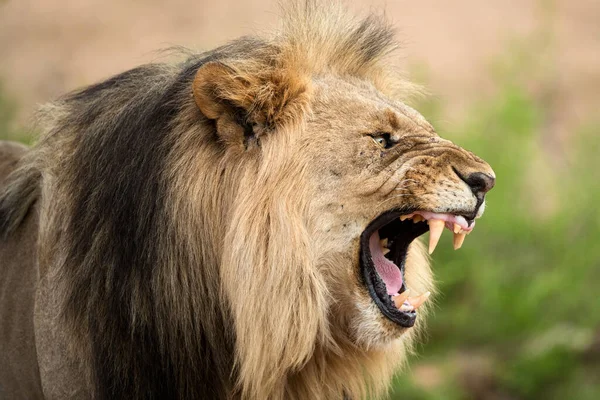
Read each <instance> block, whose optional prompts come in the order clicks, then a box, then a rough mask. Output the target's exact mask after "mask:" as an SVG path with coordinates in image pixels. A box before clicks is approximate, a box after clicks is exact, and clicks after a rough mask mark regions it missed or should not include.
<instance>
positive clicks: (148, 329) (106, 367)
mask: <svg viewBox="0 0 600 400" xmlns="http://www.w3.org/2000/svg"><path fill="white" fill-rule="evenodd" d="M316 3H317V2H316V1H315V2H313V1H308V2H306V4H304V5H302V6H293V5H292V6H290V7H288V10H287V11H286V14H287V17H286V19H285V22H284V26H283V28H282V29H281V31H280V32H278V34H276V35H275V36H274V37H272V38H258V37H248V38H242V39H239V40H236V41H233V42H231V43H230V44H228V45H225V46H223V47H220V48H217V49H215V50H213V51H210V52H207V53H203V54H198V55H190V56H188V57H187V59H186V60H185V61H183V62H180V63H178V64H148V65H144V66H141V67H138V68H134V69H132V70H129V71H127V72H124V73H122V74H119V75H116V76H114V77H112V78H109V79H107V80H105V81H103V82H101V83H98V84H95V85H92V86H90V87H87V88H85V89H83V90H79V91H76V92H74V93H71V94H69V95H67V96H65V97H64V98H62V99H59V100H58V101H57V102H55V103H54V104H52V105H49V106H47V107H46V108H45V109H44V110H42V117H41V126H42V128H43V130H44V135H43V136H42V138H41V140H40V142H39V143H38V144H37V146H36V147H35V148H34V149H33V150H32V151H31V152H30V153H29V154H28V155H27V156H26V157H25V158H24V159H23V161H22V163H21V166H20V168H19V169H18V170H17V171H16V172H14V173H13V174H12V175H11V177H10V178H9V184H8V185H7V186H5V187H4V188H3V189H1V191H0V235H7V234H8V233H9V232H11V231H12V230H14V229H15V228H16V227H17V226H18V225H19V223H20V221H21V220H22V219H23V217H24V216H25V215H26V213H27V212H28V210H29V208H30V207H31V205H32V204H33V203H34V202H36V201H40V199H41V201H42V202H43V203H44V207H43V211H42V212H43V213H46V214H44V215H45V217H44V219H43V223H44V224H45V225H44V226H43V229H42V233H41V236H40V243H42V246H43V248H42V249H41V250H40V259H41V260H42V262H47V263H52V265H54V266H55V268H56V271H57V272H58V275H57V276H58V282H59V285H58V287H57V290H59V291H60V293H61V304H62V317H63V318H64V321H66V324H67V326H68V329H69V331H70V332H72V333H73V335H75V338H76V342H77V346H78V348H79V349H80V351H81V352H82V354H85V360H84V362H85V364H86V366H87V369H89V372H90V375H91V380H92V384H93V387H94V388H95V391H96V392H95V396H96V398H99V399H113V398H146V399H168V398H180V399H213V398H225V397H227V395H231V394H232V393H234V394H235V393H238V394H239V393H246V389H245V388H243V387H240V386H239V385H238V376H237V375H238V370H237V364H236V362H235V357H236V351H237V350H236V346H237V343H236V339H237V338H236V330H235V328H234V326H233V325H232V322H231V318H230V316H229V313H230V310H229V308H228V306H227V304H226V303H225V302H224V301H223V298H222V295H221V288H220V283H219V282H220V277H219V262H220V258H219V257H220V253H221V252H222V249H221V247H220V246H221V244H220V242H219V239H215V238H222V236H223V235H224V232H223V229H224V228H222V227H220V226H219V225H218V224H216V223H215V222H214V221H213V219H211V218H221V217H220V216H219V214H217V211H215V209H214V206H212V205H210V204H212V203H210V201H213V203H216V204H221V205H223V210H222V211H220V212H226V211H225V210H226V209H227V205H228V204H229V203H228V202H229V201H230V200H228V198H227V197H228V196H234V195H235V190H236V189H235V188H236V185H235V183H236V182H237V181H236V179H238V178H236V176H235V175H236V170H231V171H230V170H228V169H227V168H226V167H224V165H231V166H232V167H233V162H232V161H231V160H228V161H227V162H219V160H221V158H222V153H223V144H222V143H221V142H219V140H217V139H216V138H215V135H214V127H212V128H211V122H210V121H207V119H206V118H205V117H204V116H203V115H202V113H201V112H200V110H199V109H198V107H197V106H196V104H195V103H194V99H193V96H192V82H193V80H194V76H195V74H196V72H197V71H198V69H199V68H200V67H201V66H202V65H204V64H206V63H208V62H222V63H224V64H227V65H230V66H232V68H234V69H235V71H236V73H238V74H242V75H244V76H248V77H251V76H253V75H256V74H260V73H261V71H263V70H265V69H268V70H273V69H275V68H277V69H281V70H284V71H287V70H295V71H302V73H303V74H306V75H308V76H315V75H319V74H322V73H334V74H338V75H340V76H357V77H361V78H364V79H369V80H372V81H373V83H374V85H376V86H377V87H378V88H379V89H380V90H381V91H383V92H391V91H395V92H397V91H398V90H399V89H398V88H399V86H401V85H405V82H403V81H401V80H398V79H397V78H394V80H393V83H390V82H392V81H391V80H385V79H386V75H385V73H384V72H385V71H384V69H383V67H382V66H381V60H382V58H383V57H385V56H386V55H387V54H388V53H389V52H390V51H392V50H393V49H394V48H395V46H396V43H395V41H394V39H393V36H394V34H393V30H392V29H391V28H390V26H389V25H388V24H386V23H385V22H384V21H383V20H382V19H380V18H377V17H373V16H371V17H368V18H366V19H364V20H361V21H355V20H351V19H349V18H348V17H347V16H345V14H343V13H342V14H340V13H338V12H333V13H332V12H331V10H329V9H327V8H321V7H317V6H316ZM402 88H403V90H404V89H405V88H406V86H402ZM246 117H247V116H246V115H242V116H241V119H242V120H244V119H245V118H246ZM192 149H193V150H194V151H195V152H197V154H198V157H204V158H205V159H206V160H207V161H205V162H204V163H197V164H194V163H193V162H192V161H191V159H190V158H183V157H182V154H185V155H186V157H187V155H189V154H190V153H191V151H192ZM210 160H212V161H210ZM209 161H210V162H211V163H212V164H210V165H209ZM197 165H200V166H202V168H204V169H196V168H195V167H196V166H197ZM190 174H196V175H197V179H198V180H199V181H203V182H216V183H215V184H214V185H215V186H214V187H210V186H208V184H207V186H206V191H207V192H206V194H204V193H201V192H200V193H199V192H198V191H194V192H193V193H192V189H191V188H190V187H186V186H184V185H183V184H181V182H183V181H185V179H189V175H190ZM176 178H177V179H176ZM174 181H177V183H174ZM227 184H229V185H231V188H230V189H228V190H225V189H223V188H225V187H226V186H227ZM215 188H216V189H215ZM219 188H221V189H223V190H224V191H223V192H219V190H220V189H219ZM46 196H48V197H46ZM186 196H197V197H198V198H200V199H201V202H204V203H202V204H208V205H206V213H207V215H203V216H190V214H186V212H184V211H182V207H183V206H182V204H183V203H184V200H182V198H185V197H186ZM211 199H213V200H211ZM186 201H187V200H186ZM212 212H214V213H215V214H214V215H208V214H210V213H212ZM182 216H189V218H190V220H192V219H193V220H194V223H197V222H198V221H200V222H199V223H198V224H196V225H194V226H192V225H193V224H192V222H190V221H187V220H182ZM194 218H195V219H194ZM184 229H188V230H189V231H191V233H190V234H189V235H188V236H186V237H184V235H183V234H182V231H183V230H184ZM192 236H193V238H194V240H195V242H192V240H191V237H192ZM248 393H252V392H248ZM340 396H342V393H340Z"/></svg>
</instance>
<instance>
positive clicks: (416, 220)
mask: <svg viewBox="0 0 600 400" xmlns="http://www.w3.org/2000/svg"><path fill="white" fill-rule="evenodd" d="M412 220H413V223H414V224H416V223H417V222H422V221H425V218H423V216H422V215H419V214H417V215H415V216H414V217H413V219H412Z"/></svg>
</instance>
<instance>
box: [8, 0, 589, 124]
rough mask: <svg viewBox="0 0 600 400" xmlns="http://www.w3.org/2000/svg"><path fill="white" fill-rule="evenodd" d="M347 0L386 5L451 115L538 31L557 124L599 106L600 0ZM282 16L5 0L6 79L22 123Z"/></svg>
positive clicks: (208, 7)
mask: <svg viewBox="0 0 600 400" xmlns="http://www.w3.org/2000/svg"><path fill="white" fill-rule="evenodd" d="M349 3H350V5H351V7H352V8H355V9H356V10H357V11H358V12H361V11H362V12H367V11H368V10H369V9H376V10H377V9H381V8H385V10H386V14H387V15H388V17H389V18H391V19H392V20H393V21H394V22H395V23H396V24H397V26H398V27H399V33H398V35H399V38H400V39H401V41H402V42H403V43H404V45H405V46H404V47H405V48H404V50H403V51H402V52H401V53H400V55H399V57H400V58H399V62H400V63H402V64H404V65H405V66H406V67H407V69H409V70H410V69H411V68H415V66H417V67H426V69H427V70H428V71H429V72H428V89H429V91H430V92H431V93H432V94H433V95H435V96H437V97H439V98H441V100H442V101H444V103H445V104H447V105H449V108H448V110H447V113H446V115H445V116H444V118H445V119H446V120H447V121H450V122H452V121H454V120H455V119H457V118H460V117H461V116H462V115H464V112H465V110H466V109H468V108H469V107H470V106H471V105H472V104H473V103H475V102H478V101H481V100H482V99H484V98H486V97H487V96H490V95H491V94H492V93H493V91H494V89H495V85H494V78H493V75H492V74H491V71H492V70H493V68H492V67H491V66H492V64H493V62H494V61H495V60H498V59H501V58H503V57H506V56H507V54H509V53H510V52H511V49H512V48H515V46H519V43H525V42H528V41H530V40H535V38H537V37H550V38H552V43H553V45H552V46H551V47H550V49H549V50H548V51H546V52H545V53H544V54H543V55H540V57H542V56H543V59H542V60H543V62H544V63H547V69H546V73H547V76H546V77H545V78H544V82H545V83H544V84H545V86H546V87H545V88H544V92H548V91H550V92H551V93H553V94H554V96H553V101H552V102H551V103H552V104H551V109H549V112H550V113H552V115H553V118H552V120H553V124H554V126H555V130H556V131H557V132H559V133H560V134H564V133H568V132H569V131H570V130H572V129H574V128H576V127H577V126H579V125H580V124H581V123H582V122H584V121H585V120H586V119H587V118H588V117H589V116H590V115H592V114H594V113H597V111H598V110H599V109H600V101H599V97H600V96H599V95H598V93H599V91H600V23H599V21H600V1H598V0H577V1H567V0H554V1H544V0H535V1H534V0H522V1H519V0H486V1H481V0H453V1H442V0H438V1H433V0H422V1H408V0H402V1H398V0H396V1H394V0H388V1H383V0H374V1H367V0H362V1H354V2H349ZM276 20H277V7H276V1H273V0H245V1H232V0H221V1H201V0H195V1H183V0H172V1H169V2H166V1H159V0H127V1H124V0H120V1H119V0H62V1H58V0H8V1H7V0H4V1H3V0H0V60H1V61H0V81H2V82H3V85H4V87H5V89H6V90H8V92H9V95H10V96H11V97H13V98H14V99H16V100H17V101H18V103H20V105H21V110H22V112H21V118H20V120H22V121H24V120H25V119H26V116H27V115H29V114H30V113H31V112H32V111H33V110H34V108H35V106H36V104H38V103H42V102H45V101H48V100H50V99H52V98H54V97H56V96H58V95H60V94H61V93H64V92H65V91H68V90H71V89H74V88H76V87H79V86H82V85H87V84H90V83H93V82H95V81H97V80H99V79H102V78H104V77H108V76H110V75H112V74H115V73H118V72H120V71H123V70H125V69H127V68H131V67H133V66H136V65H138V64H141V63H144V62H147V61H150V60H153V59H156V58H157V57H158V56H157V54H156V52H155V51H156V50H158V49H162V48H166V47H169V46H173V45H183V46H186V47H190V48H193V49H199V50H201V49H209V48H211V47H213V46H215V45H218V44H222V43H224V42H226V41H228V40H230V39H232V38H235V37H237V36H240V35H244V34H251V33H253V32H256V31H261V30H264V29H268V27H270V26H273V25H274V24H275V23H276ZM544 35H546V36H544ZM536 56H537V55H532V57H533V58H534V59H535V57H536ZM533 89H534V90H535V88H533Z"/></svg>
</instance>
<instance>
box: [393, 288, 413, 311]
mask: <svg viewBox="0 0 600 400" xmlns="http://www.w3.org/2000/svg"><path fill="white" fill-rule="evenodd" d="M409 294H410V290H409V289H406V290H405V291H404V292H402V293H400V294H399V295H398V296H394V297H393V299H394V304H395V305H396V308H400V307H402V305H403V304H404V301H406V299H408V295H409Z"/></svg>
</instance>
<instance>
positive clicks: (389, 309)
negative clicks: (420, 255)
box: [360, 212, 428, 328]
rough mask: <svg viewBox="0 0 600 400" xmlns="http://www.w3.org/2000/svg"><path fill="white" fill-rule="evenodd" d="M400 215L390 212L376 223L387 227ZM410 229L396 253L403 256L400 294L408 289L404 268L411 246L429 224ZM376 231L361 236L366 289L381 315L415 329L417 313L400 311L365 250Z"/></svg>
mask: <svg viewBox="0 0 600 400" xmlns="http://www.w3.org/2000/svg"><path fill="white" fill-rule="evenodd" d="M400 215H401V213H400V212H389V213H387V214H385V215H384V216H382V217H380V218H381V219H380V218H378V219H376V221H377V222H378V225H379V226H380V227H381V226H385V225H386V224H387V223H389V222H391V221H393V220H394V219H397V218H398V217H399V216H400ZM410 229H411V230H412V231H408V232H407V235H408V236H407V239H406V240H405V242H403V246H402V248H396V251H397V252H399V253H400V254H402V256H401V257H400V258H399V259H398V260H399V262H397V263H396V265H397V266H398V268H399V269H400V270H401V273H402V279H403V281H404V282H403V284H402V288H401V289H400V293H402V292H404V290H405V289H406V282H405V280H404V268H405V262H406V255H407V253H408V249H409V246H410V244H411V243H412V242H413V240H414V239H416V238H417V237H418V236H420V235H421V234H423V233H425V232H426V231H427V230H428V227H427V224H423V225H422V226H414V227H413V226H411V227H410ZM376 230H377V229H375V228H372V229H370V228H369V227H367V229H366V230H365V232H363V235H362V236H361V251H360V254H361V260H360V265H361V275H362V277H363V281H364V284H365V287H366V288H367V290H368V291H369V295H370V297H371V299H372V300H373V302H374V303H375V304H376V305H377V307H378V308H379V310H380V311H381V313H382V314H383V315H384V316H385V317H386V318H387V319H389V320H390V321H391V322H393V323H395V324H396V325H398V326H399V327H402V328H410V327H413V326H414V324H415V322H416V319H417V312H416V311H414V310H413V311H402V310H399V309H398V307H396V305H395V303H394V301H393V300H392V298H391V297H390V296H389V295H388V293H387V288H386V285H385V283H384V282H383V280H382V279H381V278H380V277H379V275H378V273H377V271H376V268H375V266H374V264H373V261H372V259H371V252H370V251H365V249H368V247H366V246H368V245H369V239H370V238H371V235H372V234H373V233H374V232H375V231H376Z"/></svg>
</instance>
